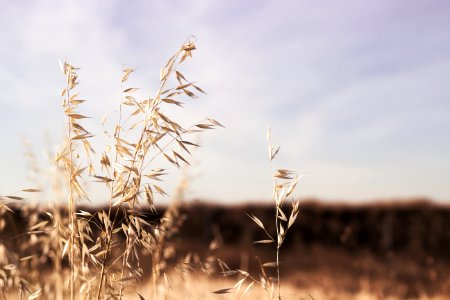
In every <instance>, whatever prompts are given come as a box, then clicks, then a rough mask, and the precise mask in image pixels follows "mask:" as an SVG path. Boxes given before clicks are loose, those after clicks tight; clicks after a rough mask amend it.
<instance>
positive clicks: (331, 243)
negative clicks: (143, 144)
mask: <svg viewBox="0 0 450 300" xmlns="http://www.w3.org/2000/svg"><path fill="white" fill-rule="evenodd" d="M300 207H301V209H300V215H299V219H298V220H297V222H296V223H295V224H294V225H293V227H292V228H291V230H290V233H289V235H288V237H287V239H286V241H285V245H284V246H283V247H284V249H285V251H290V250H294V249H297V248H310V247H314V246H322V247H326V248H328V247H330V248H333V249H334V250H344V251H348V252H361V251H366V252H370V253H372V254H375V255H379V256H386V255H391V254H395V255H402V256H404V257H405V258H411V259H420V260H422V259H427V258H429V257H431V258H433V259H440V260H444V261H447V262H450V206H445V205H437V204H434V203H431V202H427V201H414V202H393V203H390V204H388V203H382V204H377V203H371V204H364V205H346V204H329V203H321V202H316V201H302V203H301V205H300ZM82 209H83V210H87V211H89V210H90V209H89V207H83V208H82ZM105 209H106V208H105ZM14 210H15V213H14V214H12V213H11V214H8V216H6V218H7V219H9V220H8V222H7V224H8V225H7V226H8V227H9V229H8V230H4V231H3V232H2V235H3V236H1V238H2V239H9V238H11V237H13V236H20V235H21V234H23V233H24V232H25V230H26V229H25V228H24V227H23V225H22V224H25V222H24V218H25V215H24V214H22V213H21V209H20V208H15V209H14ZM164 211H165V207H159V208H158V209H157V213H155V212H150V211H149V212H145V218H146V219H147V220H148V221H152V222H158V219H159V218H160V217H161V216H162V215H163V214H164ZM180 212H181V216H184V217H183V218H184V219H185V221H184V223H183V225H182V226H181V227H180V229H179V232H178V233H177V235H176V238H177V239H179V240H182V241H183V244H195V245H196V247H197V248H200V247H201V246H202V245H203V246H204V247H205V248H207V247H208V245H209V243H210V242H211V241H212V240H213V238H216V239H219V240H221V242H222V243H223V244H224V245H242V246H243V247H245V246H246V245H251V243H252V242H253V241H257V240H261V239H265V238H266V237H265V236H264V235H263V232H262V231H261V230H260V228H258V227H257V226H256V225H255V224H254V223H253V221H251V220H250V218H249V217H248V216H247V215H246V213H251V214H254V215H255V216H257V217H258V218H259V219H261V220H273V214H274V209H273V206H271V205H270V204H246V205H235V206H228V205H218V204H210V203H202V202H187V203H185V204H184V205H182V206H181V208H180ZM42 214H43V217H45V214H44V213H42ZM9 221H13V222H9ZM265 224H266V223H265ZM267 227H268V228H267V229H268V231H269V232H273V231H274V228H273V227H271V226H270V224H269V225H267ZM5 235H7V236H5Z"/></svg>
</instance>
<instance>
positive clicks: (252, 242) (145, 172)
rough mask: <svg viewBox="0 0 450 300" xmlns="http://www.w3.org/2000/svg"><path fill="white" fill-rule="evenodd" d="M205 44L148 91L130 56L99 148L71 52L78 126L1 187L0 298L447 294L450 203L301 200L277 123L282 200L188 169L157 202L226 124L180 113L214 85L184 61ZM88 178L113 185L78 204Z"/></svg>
mask: <svg viewBox="0 0 450 300" xmlns="http://www.w3.org/2000/svg"><path fill="white" fill-rule="evenodd" d="M195 49H196V47H195V44H194V43H193V42H192V41H187V42H186V43H184V44H183V45H182V47H181V48H180V49H179V50H178V51H177V52H176V53H175V54H174V55H173V56H172V57H170V58H169V60H168V61H167V63H166V64H165V65H164V66H163V67H162V69H161V71H160V82H159V83H158V86H159V88H158V89H157V92H156V94H155V95H153V96H151V97H140V96H138V88H136V87H134V86H133V85H131V84H129V78H130V77H131V76H132V74H133V72H134V69H132V68H125V69H124V70H123V74H122V79H121V82H119V83H118V84H119V85H120V86H121V90H122V93H121V95H120V98H121V102H120V103H118V104H117V105H118V109H117V111H118V118H117V120H115V123H114V126H113V127H112V129H111V130H109V131H108V130H106V129H105V131H106V136H107V137H108V138H109V140H110V143H109V144H106V145H104V147H103V148H100V149H94V146H96V144H95V143H93V142H92V140H93V139H94V138H95V136H94V134H92V133H91V132H90V131H89V128H87V126H86V125H85V123H84V121H85V119H86V118H88V112H84V111H83V103H84V102H85V100H84V99H83V98H82V97H81V96H80V95H81V88H80V86H79V84H80V78H79V75H78V70H79V69H78V68H77V67H75V66H72V65H71V64H70V63H68V62H62V63H61V70H62V73H63V76H64V78H65V82H66V85H65V86H64V87H62V91H61V97H62V102H63V109H62V113H63V114H64V115H65V117H66V120H67V128H66V129H65V131H66V134H67V136H66V140H65V141H64V143H63V144H62V145H61V147H60V150H59V151H58V152H57V153H54V154H53V157H54V160H53V161H52V163H51V164H52V171H51V172H45V173H44V172H42V170H41V169H39V168H38V167H37V163H36V159H35V157H34V155H33V153H32V152H30V153H29V154H28V159H29V161H30V170H31V171H32V172H34V173H35V174H34V175H35V178H38V179H39V180H36V181H35V182H31V183H30V184H29V185H27V186H31V187H28V188H27V187H24V189H23V190H22V191H20V192H17V193H14V192H12V194H9V193H7V194H4V195H1V198H0V289H1V293H0V295H1V296H0V298H1V297H3V298H5V299H448V297H449V295H450V288H449V287H450V281H449V274H450V272H449V270H450V269H449V263H450V254H449V253H450V251H449V250H450V249H449V246H448V245H450V242H449V238H450V234H449V232H448V230H447V229H448V228H450V224H449V222H450V218H449V217H450V210H449V208H448V207H444V206H437V205H434V204H431V203H427V202H411V203H408V204H390V205H389V204H385V205H361V206H348V205H337V204H335V205H325V204H320V203H319V202H307V201H299V200H298V199H297V198H296V197H295V190H296V185H297V182H298V181H299V180H300V178H301V174H298V173H297V172H294V171H291V170H287V169H284V168H278V167H276V157H277V155H282V154H279V149H280V147H278V146H276V145H273V144H272V142H271V132H270V129H269V130H268V131H267V140H268V161H269V166H270V167H271V169H272V172H273V186H272V188H273V194H272V200H271V202H264V204H259V205H250V204H249V205H247V206H235V207H231V206H229V207H228V206H219V205H216V206H214V205H206V204H202V203H199V202H190V201H186V200H185V199H186V198H189V195H185V191H186V182H184V181H182V182H181V184H180V186H179V188H178V190H177V191H176V192H175V193H174V196H173V197H172V199H168V200H169V204H168V205H167V206H165V207H162V206H160V205H159V203H158V202H157V201H158V199H161V197H163V196H165V195H167V194H168V193H167V192H166V191H165V190H164V189H163V188H162V187H161V186H160V181H161V180H164V177H165V175H166V174H167V172H168V168H167V166H169V165H170V166H174V167H176V168H178V169H181V168H183V167H185V166H187V165H189V161H190V157H191V152H192V151H193V149H195V148H196V147H198V146H199V145H197V144H196V143H194V142H193V138H192V137H193V135H194V134H202V133H203V132H204V131H208V130H211V129H220V128H222V127H223V125H222V124H221V123H220V122H218V121H216V120H214V119H211V118H205V119H203V120H200V121H199V122H198V123H196V124H193V125H188V126H186V125H183V124H180V123H179V122H178V120H173V119H172V118H171V117H170V111H171V109H175V108H176V109H182V107H183V105H188V104H185V103H184V102H188V101H189V100H190V99H196V98H198V96H199V95H201V94H204V93H205V92H204V91H203V90H202V89H201V88H200V87H199V86H197V83H195V81H190V80H189V79H187V76H185V75H184V74H182V73H181V66H182V65H183V63H184V62H185V61H186V60H188V59H190V58H191V56H192V52H193V51H195ZM105 122H106V120H102V123H105ZM243 167H245V166H243ZM42 182H44V183H45V184H42ZM86 182H96V184H99V185H102V186H103V187H104V189H103V192H104V194H102V195H101V196H100V198H102V199H105V200H107V204H106V205H105V206H95V205H92V206H87V207H82V206H80V202H81V201H82V200H85V199H89V198H90V197H91V195H89V190H88V189H86V187H85V186H86ZM46 188H49V190H48V191H44V189H46ZM44 195H45V196H44ZM269 196H270V195H269ZM96 197H97V198H98V197H99V195H96ZM30 199H34V200H35V201H30ZM33 203H34V204H33Z"/></svg>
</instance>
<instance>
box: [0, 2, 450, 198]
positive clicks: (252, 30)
mask: <svg viewBox="0 0 450 300" xmlns="http://www.w3.org/2000/svg"><path fill="white" fill-rule="evenodd" d="M1 6H2V10H1V11H0V45H1V47H0V66H1V67H0V120H1V121H0V122H1V123H0V124H1V136H2V147H1V150H0V154H1V155H0V165H1V166H2V171H1V172H0V193H3V194H8V193H10V192H11V191H13V192H14V191H16V190H19V189H21V188H23V187H24V186H25V187H26V186H28V185H29V184H28V182H27V178H26V161H25V159H24V156H23V152H24V150H23V148H22V146H21V140H22V137H23V136H26V137H27V138H28V139H29V140H30V141H31V142H32V144H33V146H34V149H35V150H36V152H37V154H38V156H39V157H40V158H41V157H42V160H44V159H43V155H42V152H44V149H45V147H46V146H45V143H44V135H47V136H50V138H51V139H52V140H53V141H54V142H55V143H56V142H58V141H59V140H60V139H61V137H62V135H63V128H64V116H63V113H62V109H61V106H60V102H61V101H60V97H59V92H60V90H61V87H62V86H63V84H64V83H63V77H62V76H61V74H60V70H59V65H58V60H59V59H62V60H64V59H68V60H70V61H71V62H72V63H73V64H74V65H76V66H80V67H81V68H82V70H81V71H80V78H81V85H80V90H81V91H82V95H83V97H84V98H86V99H88V100H89V102H88V103H87V104H86V105H85V107H84V111H86V112H88V114H89V115H90V116H92V117H93V120H92V121H91V124H90V128H92V131H94V133H98V134H99V135H101V128H100V126H99V124H97V123H95V121H94V120H100V119H101V117H102V116H103V115H104V113H106V112H107V113H109V114H110V115H112V116H114V109H115V108H116V106H117V101H118V99H117V98H118V95H119V94H120V85H119V84H118V83H119V78H120V70H121V68H122V66H123V65H126V66H132V67H136V68H137V71H136V74H135V75H134V77H132V80H133V82H134V83H135V84H134V85H135V86H138V87H140V88H142V93H143V94H142V95H143V96H147V95H151V94H152V93H153V92H154V91H155V89H156V87H157V81H158V76H159V68H160V66H161V65H162V64H163V63H164V62H165V60H166V59H167V58H168V57H169V56H170V55H171V54H172V53H173V52H174V51H176V50H177V48H178V47H179V45H180V44H181V43H182V42H183V41H185V40H186V38H188V37H189V36H191V35H194V36H195V37H196V41H197V46H198V51H197V52H196V53H194V59H193V60H192V61H190V62H189V64H188V65H187V66H186V67H185V69H184V70H183V71H184V72H185V73H186V74H189V75H190V78H191V79H192V80H195V81H197V82H199V85H200V86H201V87H202V88H204V89H205V90H206V91H207V92H208V95H207V96H204V97H202V98H201V99H200V100H198V101H196V102H193V103H190V104H189V105H187V106H186V109H185V110H184V111H183V115H180V118H181V119H182V120H183V121H184V122H186V124H191V123H194V122H195V121H197V120H199V119H201V118H202V117H205V116H208V117H213V118H215V119H217V120H219V121H220V122H222V123H223V124H224V125H225V126H226V127H227V128H226V129H225V130H218V131H216V132H209V133H207V134H206V135H204V136H201V137H199V139H200V142H201V144H202V145H203V147H202V148H201V149H200V150H199V151H197V152H196V154H195V160H196V161H197V163H196V164H195V167H194V168H192V169H191V170H190V173H191V174H193V175H194V177H195V179H194V180H193V181H192V185H191V188H190V195H191V197H196V198H203V199H214V200H220V201H224V202H230V201H239V200H257V199H269V198H270V196H271V177H270V176H271V174H270V171H269V167H268V163H267V158H266V156H267V154H266V153H267V150H266V141H265V134H266V128H267V125H268V124H269V123H270V124H271V127H272V132H273V137H274V141H275V142H276V143H278V144H281V146H282V147H281V152H280V156H279V160H278V161H277V165H278V166H280V167H286V168H291V169H295V170H298V171H300V172H303V173H304V174H305V176H304V177H303V178H302V182H301V184H300V185H299V190H298V193H297V195H299V196H302V197H307V196H314V197H318V198H323V199H326V200H330V201H332V200H349V201H360V200H370V199H376V198H392V197H395V198H406V197H415V196H425V197H430V198H432V199H435V200H438V201H450V184H449V182H450V84H449V78H450V4H449V3H448V1H399V0H398V1H356V0H351V1H350V0H349V1H202V0H195V1H67V0H62V1H13V2H6V1H4V3H2V4H1ZM175 114H178V113H175ZM98 123H99V121H98ZM175 173H176V172H175ZM176 180H177V175H176V174H174V175H173V176H172V177H170V178H169V182H168V183H167V185H166V186H167V188H168V189H169V190H170V189H172V188H173V186H174V185H175V184H174V183H173V182H176Z"/></svg>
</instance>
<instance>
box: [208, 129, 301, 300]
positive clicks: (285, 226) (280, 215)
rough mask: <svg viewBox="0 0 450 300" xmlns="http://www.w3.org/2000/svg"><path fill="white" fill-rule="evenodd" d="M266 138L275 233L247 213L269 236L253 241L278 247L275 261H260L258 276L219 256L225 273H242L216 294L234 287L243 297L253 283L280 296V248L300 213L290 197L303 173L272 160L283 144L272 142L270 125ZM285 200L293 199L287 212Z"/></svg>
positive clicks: (269, 295)
mask: <svg viewBox="0 0 450 300" xmlns="http://www.w3.org/2000/svg"><path fill="white" fill-rule="evenodd" d="M267 142H268V153H269V162H270V170H271V171H272V174H273V175H272V179H273V189H272V199H273V203H274V209H275V214H274V224H273V225H274V228H275V235H273V234H271V233H270V232H269V231H270V230H269V229H268V228H269V227H270V224H267V223H264V222H263V221H261V220H260V219H259V218H258V217H256V216H255V215H253V214H248V216H249V217H250V219H252V220H253V222H255V223H256V225H258V226H259V227H260V228H261V229H262V230H263V231H264V233H265V235H266V236H267V239H264V240H259V241H255V242H253V244H270V245H273V246H274V248H275V249H274V250H275V261H273V262H265V263H262V262H261V261H259V265H260V274H259V278H257V277H255V276H253V275H251V274H250V273H249V272H248V271H245V270H240V269H237V270H232V269H230V268H229V267H228V266H227V264H226V263H225V262H223V261H222V260H220V259H219V260H218V262H219V266H220V268H221V270H222V274H223V275H224V276H225V277H228V276H232V275H240V276H241V279H240V280H239V281H238V282H236V284H235V285H234V286H233V287H232V288H226V289H221V290H217V291H215V292H214V293H216V294H226V293H231V292H233V291H234V292H235V293H236V294H239V293H240V298H244V297H245V295H246V294H247V293H248V292H249V291H250V290H251V289H252V287H253V286H254V284H257V285H259V286H261V287H262V288H263V289H264V290H265V291H266V294H267V298H268V299H273V298H274V297H277V298H278V299H281V280H280V249H281V246H282V245H283V242H284V240H285V238H286V235H287V232H288V230H289V229H290V228H291V226H292V225H293V224H294V222H295V220H296V219H297V216H298V213H299V202H298V201H295V200H294V199H292V198H289V197H290V196H291V195H292V193H293V192H294V190H295V187H296V186H297V183H298V180H299V179H300V177H301V175H300V174H298V173H297V172H295V171H291V170H287V169H274V168H273V165H272V162H273V160H274V159H275V157H276V156H277V154H278V152H279V150H280V147H279V146H274V145H273V144H272V140H271V129H270V127H269V128H268V130H267ZM286 202H290V203H291V210H290V212H289V213H287V212H286V211H285V208H284V206H285V204H286ZM273 225H272V226H273ZM266 268H275V270H276V278H273V277H270V276H268V272H266V270H265V269H266ZM245 284H247V286H246V288H245V289H242V287H243V286H244V285H245ZM275 286H276V289H275Z"/></svg>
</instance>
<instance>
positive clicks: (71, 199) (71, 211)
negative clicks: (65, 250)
mask: <svg viewBox="0 0 450 300" xmlns="http://www.w3.org/2000/svg"><path fill="white" fill-rule="evenodd" d="M71 72H72V71H71V69H70V68H69V70H68V71H67V75H66V76H67V87H66V89H67V105H68V107H69V110H70V109H71V107H72V106H71V104H70V77H71ZM68 121H69V122H68V139H69V158H70V159H69V162H68V164H69V165H68V167H69V178H68V180H69V214H70V226H71V228H70V247H69V251H70V265H71V268H70V299H71V300H73V299H74V293H75V267H74V260H75V251H74V250H75V248H74V243H75V213H74V197H73V189H72V176H73V166H72V163H73V154H72V130H73V128H72V119H71V118H70V116H69V117H68Z"/></svg>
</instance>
